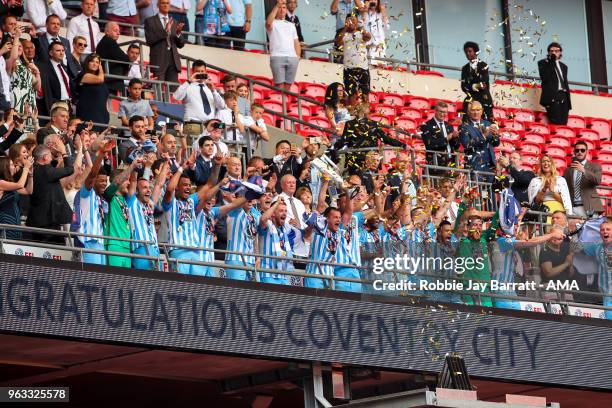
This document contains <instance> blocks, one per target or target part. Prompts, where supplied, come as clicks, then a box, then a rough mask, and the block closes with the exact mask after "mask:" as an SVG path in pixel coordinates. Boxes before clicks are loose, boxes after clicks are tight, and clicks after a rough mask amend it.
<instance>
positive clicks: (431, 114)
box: [421, 109, 435, 120]
mask: <svg viewBox="0 0 612 408" xmlns="http://www.w3.org/2000/svg"><path fill="white" fill-rule="evenodd" d="M421 112H422V113H423V120H429V119H431V118H433V117H434V114H435V111H434V110H433V109H423V110H422V111H421Z"/></svg>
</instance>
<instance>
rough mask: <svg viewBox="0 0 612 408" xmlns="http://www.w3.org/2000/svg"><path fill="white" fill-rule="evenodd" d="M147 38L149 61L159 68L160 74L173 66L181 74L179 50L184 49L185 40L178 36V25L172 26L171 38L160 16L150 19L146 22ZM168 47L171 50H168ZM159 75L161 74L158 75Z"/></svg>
mask: <svg viewBox="0 0 612 408" xmlns="http://www.w3.org/2000/svg"><path fill="white" fill-rule="evenodd" d="M144 28H145V37H146V40H147V45H148V46H149V47H150V50H149V59H150V61H151V65H156V66H158V67H159V68H158V70H159V71H158V72H160V73H165V72H166V70H167V69H168V67H169V66H170V65H171V64H174V66H175V68H176V70H177V72H181V58H180V56H179V53H178V48H183V46H184V45H185V40H184V39H183V37H182V36H177V35H176V24H174V25H173V26H172V30H171V33H170V36H168V33H167V32H166V29H165V28H164V27H162V22H161V21H160V19H159V14H156V15H154V16H152V17H149V18H147V19H146V20H145V22H144ZM168 45H169V46H170V49H168ZM158 75H159V74H158Z"/></svg>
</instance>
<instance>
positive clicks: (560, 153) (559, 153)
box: [544, 145, 567, 161]
mask: <svg viewBox="0 0 612 408" xmlns="http://www.w3.org/2000/svg"><path fill="white" fill-rule="evenodd" d="M544 153H546V154H547V155H549V156H550V157H558V158H560V159H563V160H564V161H565V157H567V153H566V149H565V148H564V147H560V146H550V145H549V146H546V148H545V149H544Z"/></svg>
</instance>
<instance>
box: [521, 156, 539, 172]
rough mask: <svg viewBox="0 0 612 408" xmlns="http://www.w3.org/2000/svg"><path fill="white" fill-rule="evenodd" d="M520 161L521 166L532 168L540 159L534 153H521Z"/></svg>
mask: <svg viewBox="0 0 612 408" xmlns="http://www.w3.org/2000/svg"><path fill="white" fill-rule="evenodd" d="M521 163H522V165H523V166H525V167H528V168H532V169H533V168H535V167H536V166H538V165H539V164H540V159H539V157H538V156H536V155H534V154H523V155H522V159H521Z"/></svg>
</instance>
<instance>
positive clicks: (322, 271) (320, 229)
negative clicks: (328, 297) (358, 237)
mask: <svg viewBox="0 0 612 408" xmlns="http://www.w3.org/2000/svg"><path fill="white" fill-rule="evenodd" d="M342 233H343V231H342V229H339V230H338V231H336V233H335V234H334V233H332V232H331V231H330V230H329V228H328V227H327V219H326V218H325V217H323V216H321V215H319V216H318V217H317V220H316V225H315V227H314V230H313V233H312V243H311V244H310V256H309V259H310V260H311V261H322V262H337V261H336V256H337V253H338V250H339V247H340V246H341V245H342V242H340V241H341V240H342ZM306 272H307V273H311V274H317V275H327V276H331V275H333V274H334V267H333V266H329V265H318V264H314V263H308V265H307V266H306ZM328 283H329V282H328Z"/></svg>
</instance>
